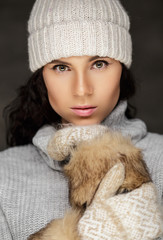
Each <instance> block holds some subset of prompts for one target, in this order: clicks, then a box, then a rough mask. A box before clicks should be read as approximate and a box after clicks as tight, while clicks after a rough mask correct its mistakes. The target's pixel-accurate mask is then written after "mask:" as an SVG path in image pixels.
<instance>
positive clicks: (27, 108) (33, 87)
mask: <svg viewBox="0 0 163 240" xmlns="http://www.w3.org/2000/svg"><path fill="white" fill-rule="evenodd" d="M122 66H123V68H122V76H121V81H120V97H119V101H120V100H126V99H127V100H128V99H129V98H130V97H132V96H133V95H134V94H135V81H134V79H133V77H132V75H131V72H130V70H128V69H127V68H126V67H125V66H124V65H123V64H122ZM42 71H43V68H41V69H39V70H37V71H36V72H35V73H34V74H33V75H32V76H31V78H30V79H29V80H28V82H27V83H26V85H24V86H22V87H20V88H19V89H18V94H17V97H16V98H15V99H14V100H13V101H12V102H11V103H10V104H9V105H8V106H7V107H6V108H5V109H4V117H5V120H6V121H5V122H6V128H7V145H8V146H19V145H25V144H29V143H32V138H33V136H34V135H35V133H36V132H37V131H38V129H39V128H40V127H42V126H43V125H45V124H53V125H54V124H58V123H60V122H61V118H60V116H59V115H58V114H57V113H56V112H55V111H54V110H53V109H52V107H51V105H50V103H49V100H48V95H47V90H46V86H45V83H44V80H43V75H42ZM131 110H133V108H131V106H130V105H129V106H128V109H127V111H126V116H127V117H128V118H132V117H133V111H132V112H131Z"/></svg>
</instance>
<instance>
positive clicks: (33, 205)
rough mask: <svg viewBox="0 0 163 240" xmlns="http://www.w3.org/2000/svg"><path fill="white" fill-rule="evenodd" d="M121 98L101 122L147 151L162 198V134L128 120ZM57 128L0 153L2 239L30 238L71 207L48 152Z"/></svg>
mask: <svg viewBox="0 0 163 240" xmlns="http://www.w3.org/2000/svg"><path fill="white" fill-rule="evenodd" d="M126 107H127V103H126V102H121V103H120V104H119V105H118V106H117V107H116V108H115V110H114V111H113V112H112V113H111V114H110V115H109V116H108V117H107V118H106V119H105V121H104V122H103V123H102V124H105V125H107V126H109V127H110V128H112V129H115V130H120V131H121V132H122V133H123V135H130V136H131V138H132V141H133V143H134V144H135V145H136V146H138V147H139V148H141V149H142V151H143V154H144V159H145V161H146V163H147V165H148V167H149V171H150V173H151V176H152V179H153V181H154V183H155V184H156V186H157V188H158V193H159V198H160V200H161V199H162V196H163V136H161V135H158V134H152V133H147V130H146V126H145V124H144V123H143V122H142V121H140V120H138V119H135V120H128V119H126V117H125V115H124V113H125V110H126ZM53 134H55V129H54V128H53V127H51V126H45V127H44V128H42V129H40V130H39V131H38V133H37V134H36V136H35V137H34V139H33V145H26V146H22V147H14V148H10V149H7V150H5V151H3V152H1V153H0V240H11V239H12V240H25V239H27V237H28V236H29V235H30V234H32V233H34V232H36V231H38V230H39V229H40V228H42V227H44V226H45V225H46V224H47V223H48V222H49V221H51V220H52V219H55V218H59V217H63V215H64V212H65V210H66V209H67V208H69V203H68V186H67V180H66V179H65V177H64V176H63V173H62V169H61V168H60V166H59V165H58V163H57V162H56V161H53V160H52V159H50V157H49V156H48V155H47V153H46V146H47V143H48V141H49V139H50V137H51V136H52V135H53Z"/></svg>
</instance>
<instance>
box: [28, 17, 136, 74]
mask: <svg viewBox="0 0 163 240" xmlns="http://www.w3.org/2000/svg"><path fill="white" fill-rule="evenodd" d="M28 44H29V49H30V52H29V62H30V68H31V70H32V71H33V72H34V71H35V70H37V69H39V68H40V67H42V66H44V65H46V64H47V63H49V62H51V61H52V60H54V59H59V58H62V57H70V56H83V55H88V56H94V55H98V56H100V57H104V56H108V57H110V58H114V59H116V60H119V61H120V62H122V63H124V64H125V65H126V66H127V67H128V68H129V67H130V65H131V61H132V59H131V58H132V56H131V52H132V42H131V36H130V34H129V32H128V31H127V30H126V29H125V28H123V27H121V26H119V25H116V24H113V23H111V22H104V21H90V22H88V21H82V22H79V21H73V22H66V23H58V24H51V25H50V26H46V27H44V28H42V29H39V30H37V31H34V32H33V33H31V34H30V36H29V38H28Z"/></svg>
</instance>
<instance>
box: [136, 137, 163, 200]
mask: <svg viewBox="0 0 163 240" xmlns="http://www.w3.org/2000/svg"><path fill="white" fill-rule="evenodd" d="M138 147H139V148H140V149H141V150H142V152H143V156H144V160H145V162H146V164H147V166H148V169H149V172H150V174H151V177H152V180H153V182H154V183H155V184H156V186H157V189H158V192H159V195H160V198H161V197H162V195H163V135H161V134H157V133H147V135H146V136H145V137H144V138H143V139H142V140H141V141H140V142H139V144H138Z"/></svg>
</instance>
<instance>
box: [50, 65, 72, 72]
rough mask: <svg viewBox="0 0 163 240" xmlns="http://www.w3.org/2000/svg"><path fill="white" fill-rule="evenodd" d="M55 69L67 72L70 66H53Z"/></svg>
mask: <svg viewBox="0 0 163 240" xmlns="http://www.w3.org/2000/svg"><path fill="white" fill-rule="evenodd" d="M53 70H56V71H57V72H65V71H67V70H68V67H67V66H65V65H56V66H53Z"/></svg>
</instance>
